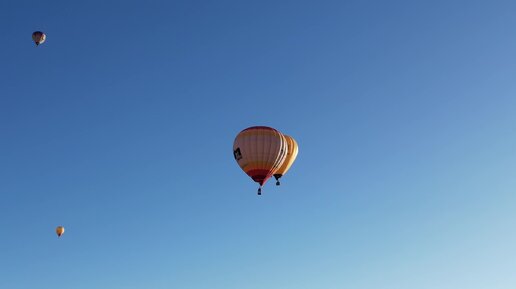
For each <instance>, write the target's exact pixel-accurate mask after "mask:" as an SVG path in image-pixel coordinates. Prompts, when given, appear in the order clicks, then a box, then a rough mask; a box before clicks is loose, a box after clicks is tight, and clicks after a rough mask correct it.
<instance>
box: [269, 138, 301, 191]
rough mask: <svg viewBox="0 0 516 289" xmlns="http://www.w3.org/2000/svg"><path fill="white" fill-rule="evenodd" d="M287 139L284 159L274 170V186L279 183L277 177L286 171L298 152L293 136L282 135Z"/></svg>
mask: <svg viewBox="0 0 516 289" xmlns="http://www.w3.org/2000/svg"><path fill="white" fill-rule="evenodd" d="M284 136H285V139H286V140H287V147H288V149H287V157H286V158H285V161H284V162H283V164H282V165H281V167H280V168H279V169H278V170H277V171H276V172H274V178H276V186H279V185H280V181H279V179H280V178H281V177H282V176H283V175H284V174H286V173H287V172H288V170H289V169H290V167H291V166H292V164H293V163H294V161H295V160H296V157H297V153H298V152H299V148H298V147H297V142H296V140H295V139H294V138H292V137H291V136H288V135H284Z"/></svg>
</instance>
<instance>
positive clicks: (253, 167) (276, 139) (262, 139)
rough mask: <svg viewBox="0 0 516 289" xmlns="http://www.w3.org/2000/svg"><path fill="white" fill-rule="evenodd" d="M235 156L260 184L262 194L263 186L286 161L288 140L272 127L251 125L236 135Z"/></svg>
mask: <svg viewBox="0 0 516 289" xmlns="http://www.w3.org/2000/svg"><path fill="white" fill-rule="evenodd" d="M233 156H234V157H235V160H236V161H237V163H238V165H239V166H240V168H242V170H243V171H244V172H245V173H246V174H247V175H248V176H249V177H251V178H252V179H253V181H255V182H257V183H258V184H259V185H260V187H259V188H258V195H261V192H262V186H263V185H264V184H265V183H266V182H267V180H268V179H269V178H270V177H271V176H272V175H273V174H274V172H276V170H278V169H279V168H280V167H281V165H282V164H283V162H284V161H285V157H286V156H287V140H286V139H285V137H284V136H283V134H282V133H281V132H279V131H278V130H276V129H273V128H271V127H267V126H253V127H249V128H246V129H244V130H243V131H241V132H240V133H239V134H238V135H237V136H236V138H235V142H234V143H233Z"/></svg>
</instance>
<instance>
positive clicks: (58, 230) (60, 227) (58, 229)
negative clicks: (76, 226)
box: [56, 226, 65, 238]
mask: <svg viewBox="0 0 516 289" xmlns="http://www.w3.org/2000/svg"><path fill="white" fill-rule="evenodd" d="M64 231H65V230H64V227H63V226H57V228H56V234H57V237H58V238H59V237H61V235H63V234H64Z"/></svg>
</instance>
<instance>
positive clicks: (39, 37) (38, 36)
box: [32, 31, 47, 46]
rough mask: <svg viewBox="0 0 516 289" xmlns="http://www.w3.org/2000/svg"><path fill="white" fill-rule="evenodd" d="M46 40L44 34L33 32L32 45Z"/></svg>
mask: <svg viewBox="0 0 516 289" xmlns="http://www.w3.org/2000/svg"><path fill="white" fill-rule="evenodd" d="M46 39H47V36H46V35H45V33H43V32H41V31H35V32H34V33H32V40H34V43H36V46H37V45H40V44H41V43H43V42H45V40H46Z"/></svg>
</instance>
